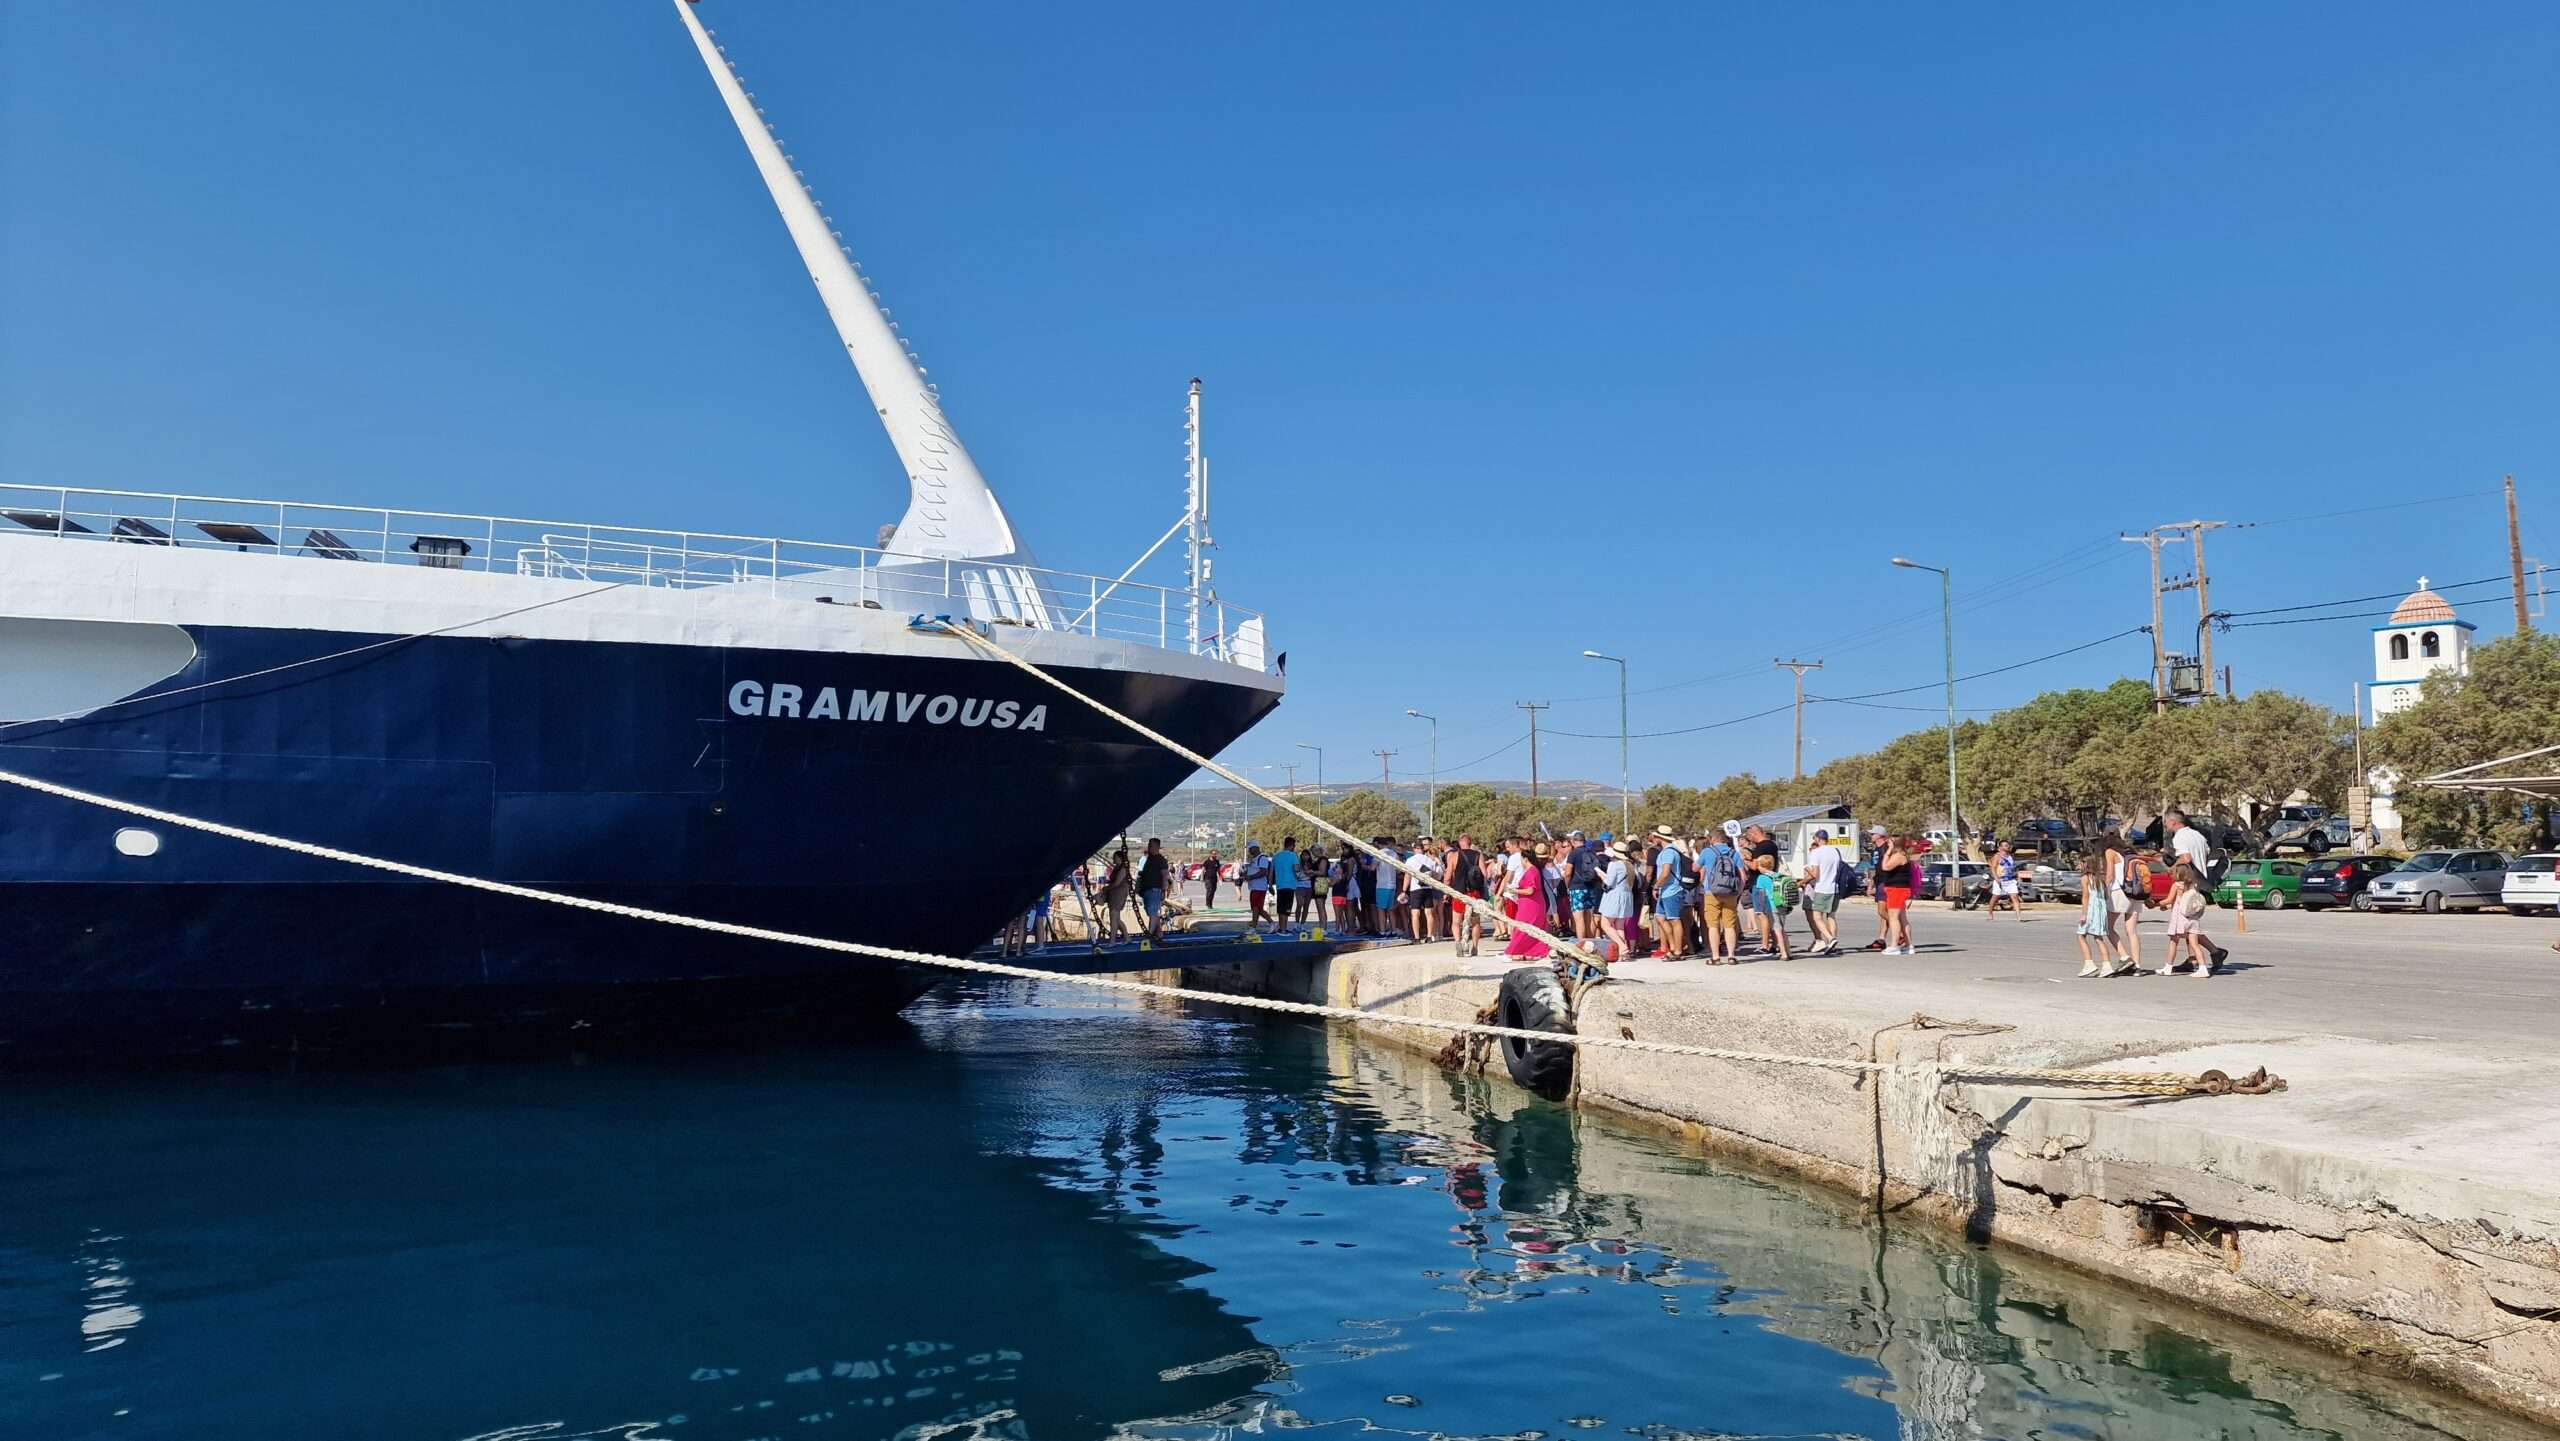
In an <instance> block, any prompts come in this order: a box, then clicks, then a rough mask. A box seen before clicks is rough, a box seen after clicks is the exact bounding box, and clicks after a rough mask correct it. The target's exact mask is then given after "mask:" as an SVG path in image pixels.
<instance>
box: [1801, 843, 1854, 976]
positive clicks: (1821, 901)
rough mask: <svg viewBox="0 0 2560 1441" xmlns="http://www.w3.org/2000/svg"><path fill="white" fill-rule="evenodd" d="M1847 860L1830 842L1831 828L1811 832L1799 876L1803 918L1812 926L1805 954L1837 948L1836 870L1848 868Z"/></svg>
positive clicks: (1837, 892)
mask: <svg viewBox="0 0 2560 1441" xmlns="http://www.w3.org/2000/svg"><path fill="white" fill-rule="evenodd" d="M1847 862H1848V858H1847V857H1846V856H1843V855H1842V854H1841V853H1840V848H1839V847H1838V846H1835V845H1833V844H1832V843H1831V832H1829V831H1827V830H1819V831H1815V832H1814V833H1813V844H1812V846H1811V847H1809V848H1808V849H1807V850H1806V852H1805V862H1804V876H1803V880H1804V921H1805V924H1806V925H1808V926H1811V927H1812V928H1813V949H1812V951H1810V952H1808V954H1811V955H1816V956H1828V955H1832V954H1834V953H1836V952H1837V951H1838V950H1839V949H1840V921H1839V912H1840V873H1841V872H1842V871H1843V870H1846V869H1847V868H1848V866H1847Z"/></svg>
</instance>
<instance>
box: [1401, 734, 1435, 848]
mask: <svg viewBox="0 0 2560 1441" xmlns="http://www.w3.org/2000/svg"><path fill="white" fill-rule="evenodd" d="M1405 714H1406V715H1409V716H1411V717H1413V718H1414V719H1415V720H1427V721H1429V722H1431V789H1429V790H1427V791H1425V792H1423V799H1422V828H1423V829H1424V830H1426V831H1429V832H1430V833H1431V834H1433V835H1435V836H1436V835H1438V834H1440V717H1438V716H1436V715H1424V714H1423V713H1422V712H1420V711H1418V710H1408V711H1406V712H1405Z"/></svg>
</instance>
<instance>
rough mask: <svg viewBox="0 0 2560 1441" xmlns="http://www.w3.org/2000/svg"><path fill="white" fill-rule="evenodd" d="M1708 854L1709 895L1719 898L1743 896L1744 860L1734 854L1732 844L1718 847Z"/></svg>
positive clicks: (1728, 843)
mask: <svg viewBox="0 0 2560 1441" xmlns="http://www.w3.org/2000/svg"><path fill="white" fill-rule="evenodd" d="M1707 854H1708V861H1707V892H1708V894H1710V895H1718V896H1738V895H1740V894H1742V858H1741V857H1740V856H1737V855H1735V854H1734V850H1733V845H1732V843H1731V842H1727V843H1725V844H1723V845H1720V846H1717V847H1715V848H1713V849H1712V850H1710V851H1709V852H1708V853H1707Z"/></svg>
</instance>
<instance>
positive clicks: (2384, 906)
mask: <svg viewBox="0 0 2560 1441" xmlns="http://www.w3.org/2000/svg"><path fill="white" fill-rule="evenodd" d="M2506 879H2507V856H2506V853H2505V852H2503V851H2420V852H2418V853H2417V854H2416V855H2414V856H2411V857H2409V859H2407V860H2405V861H2402V862H2401V863H2400V865H2399V867H2398V868H2397V869H2395V870H2393V871H2392V872H2390V873H2389V874H2388V875H2382V876H2377V877H2375V878H2374V882H2373V885H2372V887H2371V888H2370V889H2368V890H2367V891H2366V892H2365V894H2366V895H2367V896H2370V897H2372V899H2373V904H2374V907H2375V909H2377V910H2385V911H2411V910H2416V911H2425V912H2427V913H2429V914H2431V915H2432V914H2433V913H2435V912H2437V911H2441V910H2445V909H2447V908H2453V909H2460V908H2462V907H2466V906H2467V907H2470V908H2471V909H2473V910H2477V909H2479V908H2480V907H2482V906H2494V905H2498V904H2501V903H2502V901H2503V897H2502V896H2501V894H2500V892H2501V891H2503V890H2504V889H2505V885H2506Z"/></svg>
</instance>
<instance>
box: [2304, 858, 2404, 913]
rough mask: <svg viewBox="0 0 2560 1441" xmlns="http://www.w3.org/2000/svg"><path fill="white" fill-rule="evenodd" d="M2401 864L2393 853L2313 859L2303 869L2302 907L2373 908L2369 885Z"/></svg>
mask: <svg viewBox="0 0 2560 1441" xmlns="http://www.w3.org/2000/svg"><path fill="white" fill-rule="evenodd" d="M2398 864H2400V862H2399V860H2398V859H2397V858H2396V857H2392V856H2339V857H2336V858H2335V859H2331V860H2320V861H2313V862H2312V863H2311V864H2309V865H2307V866H2305V867H2303V868H2302V894H2301V896H2300V900H2301V901H2302V908H2303V909H2304V910H2306V911H2319V910H2327V909H2328V908H2329V907H2331V906H2346V907H2349V908H2350V909H2353V910H2359V911H2369V910H2372V909H2373V896H2372V894H2371V892H2370V890H2369V889H2368V888H2369V887H2371V886H2372V884H2373V879H2374V877H2376V876H2381V875H2388V874H2389V873H2390V871H2391V868H2392V867H2394V866H2396V865H2398Z"/></svg>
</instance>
